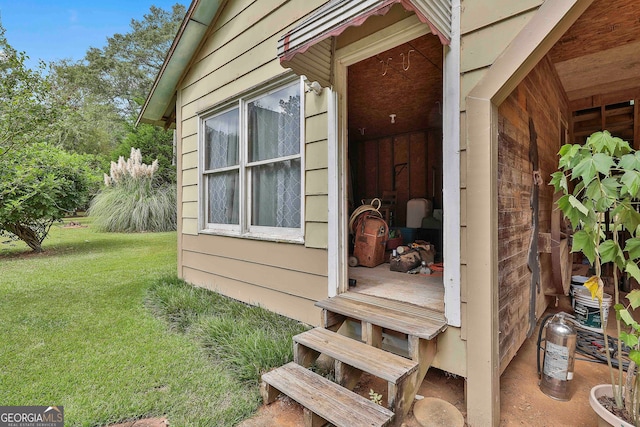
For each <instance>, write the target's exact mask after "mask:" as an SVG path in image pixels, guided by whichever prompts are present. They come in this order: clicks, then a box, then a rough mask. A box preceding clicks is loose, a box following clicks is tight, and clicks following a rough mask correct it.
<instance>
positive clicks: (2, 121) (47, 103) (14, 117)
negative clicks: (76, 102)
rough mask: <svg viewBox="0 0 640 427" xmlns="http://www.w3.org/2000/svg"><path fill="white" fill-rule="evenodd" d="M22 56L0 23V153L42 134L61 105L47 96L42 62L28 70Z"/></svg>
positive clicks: (47, 86)
mask: <svg viewBox="0 0 640 427" xmlns="http://www.w3.org/2000/svg"><path fill="white" fill-rule="evenodd" d="M26 59H27V56H26V54H25V53H23V52H17V51H16V50H15V49H14V48H13V47H11V45H10V44H9V43H8V41H7V39H6V37H5V30H4V28H3V27H2V25H1V24H0V156H3V155H5V154H6V153H7V152H8V151H10V150H11V149H14V148H20V147H21V146H23V145H25V144H27V143H29V142H30V141H33V140H34V139H38V138H41V137H43V136H44V135H45V134H46V133H47V132H48V131H49V130H50V127H51V123H53V122H55V118H56V117H57V114H58V113H59V112H60V110H61V108H62V106H60V105H56V104H55V103H54V102H53V99H52V98H51V97H50V86H49V84H48V81H47V80H46V79H45V78H44V77H43V75H42V71H43V69H44V66H42V65H41V67H40V68H39V69H37V70H31V69H29V68H27V67H26V66H25V60H26Z"/></svg>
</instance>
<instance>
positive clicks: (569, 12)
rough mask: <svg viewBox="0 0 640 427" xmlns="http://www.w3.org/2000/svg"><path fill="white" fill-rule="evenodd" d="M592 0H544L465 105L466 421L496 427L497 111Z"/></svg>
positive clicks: (497, 327) (498, 357) (498, 376)
mask: <svg viewBox="0 0 640 427" xmlns="http://www.w3.org/2000/svg"><path fill="white" fill-rule="evenodd" d="M592 1H593V0H547V1H545V2H544V3H543V4H542V5H541V6H540V9H538V11H537V12H536V14H535V15H534V16H533V18H532V19H531V20H530V21H529V22H528V23H527V24H526V25H525V27H524V28H523V29H522V31H520V33H519V34H518V35H517V36H516V38H515V39H514V40H513V41H512V42H511V43H510V44H509V46H508V47H507V49H505V51H504V52H503V53H502V54H501V55H500V57H498V59H496V61H495V62H494V63H493V65H492V66H491V67H490V68H489V70H488V71H487V73H486V74H485V75H484V77H483V78H482V80H480V82H479V83H478V84H477V85H476V86H475V87H474V88H473V90H472V91H471V92H470V94H469V95H468V96H467V98H466V107H467V109H466V111H467V112H466V124H467V132H466V135H467V159H468V161H467V166H466V168H467V212H472V214H470V215H468V217H467V237H466V253H467V274H468V277H469V278H472V279H470V280H469V282H470V283H468V286H467V298H468V302H467V319H469V320H468V322H467V337H468V338H467V355H468V357H467V383H466V386H467V422H468V424H469V426H471V427H484V426H498V425H499V424H500V370H501V366H500V349H499V336H500V335H499V334H500V331H499V317H498V309H499V305H498V295H499V288H498V286H499V284H498V220H497V217H498V210H497V179H498V176H497V170H498V168H497V159H498V106H499V105H500V104H501V103H502V102H503V101H504V100H505V99H506V98H507V97H508V96H509V94H510V93H511V92H512V91H513V90H514V89H515V88H516V87H517V85H518V84H519V83H520V82H521V81H522V80H523V79H524V78H525V77H526V76H527V74H528V73H529V72H530V71H531V70H532V69H533V68H534V67H535V66H536V64H537V63H538V62H539V61H540V60H541V59H542V58H543V57H544V55H546V54H547V52H548V51H549V49H551V47H552V46H553V45H554V44H555V43H556V42H557V41H558V40H559V39H560V37H561V36H562V35H563V34H564V33H565V32H566V30H567V29H568V28H569V27H570V26H571V24H573V22H575V20H576V19H577V18H578V17H579V16H580V15H581V14H582V13H583V12H584V10H585V9H586V8H587V7H588V6H589V5H590V4H591V2H592Z"/></svg>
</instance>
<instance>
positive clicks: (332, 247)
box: [328, 10, 461, 326]
mask: <svg viewBox="0 0 640 427" xmlns="http://www.w3.org/2000/svg"><path fill="white" fill-rule="evenodd" d="M454 12H455V10H454ZM458 13H459V10H458ZM455 14H456V13H454V15H455ZM458 16H459V15H458ZM454 18H455V17H454ZM430 33H431V30H430V28H429V26H428V25H426V24H424V23H422V22H420V20H419V19H418V17H417V16H416V15H412V16H410V17H409V18H406V19H404V20H402V21H400V22H397V23H395V24H393V25H390V26H389V27H387V28H384V29H382V30H380V31H378V32H376V33H374V34H371V35H369V36H367V37H364V38H362V39H360V40H358V41H356V42H354V43H351V44H349V45H347V46H345V47H343V48H341V49H338V50H336V52H335V61H334V70H333V72H334V82H335V85H334V87H333V91H332V92H331V96H330V97H329V99H328V113H329V120H328V122H329V158H328V161H329V170H328V174H329V178H328V179H329V183H328V184H329V200H328V201H329V241H328V243H329V245H328V257H329V296H334V295H336V294H339V293H342V292H346V291H347V289H348V266H347V256H348V247H349V245H348V243H349V242H348V239H349V231H348V227H347V224H348V220H349V218H348V194H347V178H348V173H349V172H348V154H347V146H348V134H347V132H348V130H347V125H346V124H347V111H348V109H347V102H348V100H347V68H348V67H349V66H350V65H352V64H355V63H356V62H359V61H362V60H364V59H367V58H369V57H372V56H374V55H376V54H379V53H381V52H384V51H386V50H389V49H391V48H394V47H396V46H399V45H401V44H403V43H406V42H409V41H411V40H414V39H416V38H418V37H421V36H424V35H427V34H430ZM455 34H457V32H455ZM443 49H444V59H443V61H444V64H443V65H444V66H443V70H444V71H443V73H444V75H443V80H444V82H443V98H444V99H443V144H442V145H443V170H445V171H448V172H446V173H443V187H444V188H443V193H444V194H443V205H444V206H443V208H444V212H445V216H444V227H443V228H444V238H443V242H444V245H443V246H444V247H443V253H444V259H445V261H446V263H447V265H449V266H452V267H451V268H448V269H445V275H444V279H443V280H444V287H445V316H446V318H447V323H448V324H449V325H452V326H460V320H461V319H460V317H461V316H460V160H459V159H460V158H459V155H460V149H459V144H460V125H459V123H460V108H459V105H460V104H459V99H460V78H459V76H460V74H459V42H458V40H457V38H456V40H452V42H451V45H450V46H444V47H443ZM445 141H446V143H445ZM332 194H334V195H335V196H333V197H332ZM334 207H337V209H335V208H334Z"/></svg>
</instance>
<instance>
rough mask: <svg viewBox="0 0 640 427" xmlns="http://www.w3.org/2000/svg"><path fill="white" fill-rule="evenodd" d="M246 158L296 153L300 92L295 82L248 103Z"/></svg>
mask: <svg viewBox="0 0 640 427" xmlns="http://www.w3.org/2000/svg"><path fill="white" fill-rule="evenodd" d="M248 114H249V117H248V120H249V123H248V136H249V161H250V162H256V161H260V160H267V159H275V158H278V157H284V156H289V155H292V154H299V153H300V93H299V86H298V85H297V84H295V85H292V86H289V87H286V88H284V89H280V90H279V91H277V92H274V93H271V94H269V95H266V96H263V97H262V98H260V99H257V100H255V101H253V102H250V103H249V104H248Z"/></svg>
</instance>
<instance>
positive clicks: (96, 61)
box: [82, 4, 186, 118]
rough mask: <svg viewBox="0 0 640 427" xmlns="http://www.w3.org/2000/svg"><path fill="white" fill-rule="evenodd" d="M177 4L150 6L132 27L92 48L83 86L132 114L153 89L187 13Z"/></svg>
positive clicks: (87, 61) (85, 62)
mask: <svg viewBox="0 0 640 427" xmlns="http://www.w3.org/2000/svg"><path fill="white" fill-rule="evenodd" d="M185 12H186V10H185V7H184V6H183V5H180V4H176V5H174V6H173V7H172V10H171V12H169V11H166V10H164V9H161V8H159V7H156V6H151V8H150V10H149V13H148V14H146V15H144V18H143V19H142V20H141V21H137V20H135V19H133V20H131V31H130V32H129V33H126V34H115V35H113V36H112V37H109V38H107V45H106V46H105V47H104V48H95V47H92V48H89V50H88V51H87V53H86V55H85V59H84V60H83V61H82V64H83V66H84V71H83V76H84V78H85V83H84V86H85V87H87V88H90V89H91V90H92V91H93V93H95V94H97V95H99V96H100V97H101V98H102V99H104V100H108V101H109V102H110V103H111V104H112V105H114V106H116V107H117V108H118V109H119V111H120V113H121V115H122V117H124V118H133V117H135V116H136V115H137V113H138V111H139V110H140V106H141V105H142V103H143V102H144V99H145V97H146V95H147V93H148V92H149V90H150V89H151V85H152V84H153V81H154V79H155V76H156V75H157V74H158V71H159V70H160V67H161V66H162V63H163V61H164V58H165V55H166V53H167V51H168V50H169V47H170V46H171V43H172V41H173V38H174V37H175V35H176V32H177V31H178V28H179V26H180V24H181V22H182V19H183V18H184V15H185Z"/></svg>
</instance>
